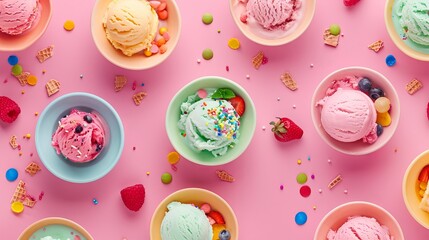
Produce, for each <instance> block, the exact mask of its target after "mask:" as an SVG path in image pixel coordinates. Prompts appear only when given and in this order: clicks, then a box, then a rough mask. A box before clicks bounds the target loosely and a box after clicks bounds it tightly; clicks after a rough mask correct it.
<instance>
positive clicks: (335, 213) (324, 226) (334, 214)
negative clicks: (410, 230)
mask: <svg viewBox="0 0 429 240" xmlns="http://www.w3.org/2000/svg"><path fill="white" fill-rule="evenodd" d="M353 216H365V217H371V218H375V219H376V220H377V222H378V223H380V225H384V226H386V227H387V228H388V229H389V234H390V236H391V237H393V238H392V239H395V240H404V234H403V233H402V229H401V226H400V225H399V223H398V222H397V221H396V219H395V218H394V217H393V216H392V215H391V214H390V213H389V212H388V211H386V209H384V208H382V207H380V206H378V205H376V204H373V203H369V202H358V201H357V202H348V203H345V204H342V205H340V206H338V207H336V208H334V209H332V210H331V211H330V212H328V213H327V214H326V215H325V217H323V219H322V220H321V221H320V223H319V226H318V227H317V229H316V233H315V234H314V240H326V239H327V238H326V236H327V235H328V232H329V229H332V230H334V231H336V230H338V228H339V227H341V226H342V225H343V224H344V223H345V222H346V221H347V219H348V218H349V217H353Z"/></svg>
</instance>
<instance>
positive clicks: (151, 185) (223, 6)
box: [0, 0, 429, 240]
mask: <svg viewBox="0 0 429 240" xmlns="http://www.w3.org/2000/svg"><path fill="white" fill-rule="evenodd" d="M94 2H95V1H94V0H92V1H87V0H76V1H53V16H52V20H51V22H50V25H49V27H48V29H47V31H46V33H45V34H44V36H43V37H42V38H41V39H39V40H38V41H37V42H36V43H35V44H34V45H33V46H31V47H30V48H28V49H26V50H25V51H22V52H14V53H13V54H16V55H17V56H19V57H20V63H21V64H22V65H23V66H24V69H25V70H27V71H30V72H31V73H33V74H35V75H37V76H38V77H39V83H38V84H37V85H36V86H34V87H31V86H25V87H21V86H20V85H19V84H18V82H17V81H16V80H15V79H14V78H13V77H11V76H10V66H9V65H8V63H7V57H8V56H9V55H10V54H12V53H6V52H1V53H0V80H1V82H0V95H6V96H9V97H11V98H12V99H14V100H15V101H17V102H18V103H19V105H20V106H21V109H22V113H21V115H20V116H19V118H18V120H17V121H16V122H14V123H13V124H10V125H1V127H0V136H1V137H0V153H1V156H0V172H1V174H2V177H1V178H0V189H1V191H0V192H1V193H0V196H1V197H0V222H1V224H0V232H1V233H2V237H1V238H2V239H16V238H17V237H18V236H19V234H20V233H21V231H22V230H24V228H26V227H27V226H28V225H30V224H31V223H32V222H34V221H36V220H39V219H41V218H45V217H52V216H59V217H65V218H69V219H71V220H74V221H76V222H78V223H79V224H81V225H82V226H83V227H85V228H86V229H87V230H88V231H89V232H90V233H91V234H92V235H93V237H94V238H95V239H122V238H123V237H126V238H128V239H131V240H133V239H149V223H150V218H151V216H152V213H153V211H154V210H155V208H156V206H157V204H158V203H159V202H160V201H161V200H162V199H163V198H164V197H166V196H167V195H169V194H170V193H172V192H174V191H176V190H178V189H182V188H187V187H202V188H205V189H208V190H212V191H214V192H215V193H217V194H219V195H221V196H222V197H223V198H224V199H225V200H227V201H228V202H229V204H230V205H231V206H232V208H233V209H234V211H235V213H236V215H237V217H238V221H239V226H240V239H246V240H247V239H279V238H283V239H286V238H287V239H289V238H290V237H283V235H284V234H285V233H286V234H287V236H293V239H312V238H313V234H314V232H315V230H316V227H317V225H318V223H319V221H320V220H321V219H322V218H323V216H324V215H325V214H326V213H327V212H328V211H330V210H331V209H333V208H334V207H336V206H338V205H340V204H342V203H346V202H349V201H354V200H362V201H369V202H372V203H375V204H378V205H380V206H382V207H384V208H385V209H387V210H388V211H389V212H390V213H391V214H392V215H393V216H394V217H395V218H396V219H397V220H398V221H399V223H400V225H401V226H402V229H403V232H404V235H405V238H406V239H412V240H414V239H425V238H427V236H428V230H426V229H424V228H423V227H422V226H420V225H419V224H418V223H417V222H416V221H414V219H412V217H411V216H410V214H409V213H408V211H407V209H406V207H405V204H404V202H403V199H402V193H401V184H402V178H403V174H404V172H405V169H406V168H407V166H408V164H409V163H410V162H411V161H412V160H413V159H414V158H415V157H416V156H417V155H418V154H420V153H421V152H423V151H424V150H426V149H427V148H428V144H427V141H425V139H426V138H427V136H428V132H429V127H428V120H427V118H426V111H425V110H426V104H427V101H428V99H427V95H428V91H429V90H428V88H423V89H422V90H421V91H420V92H418V93H416V94H415V95H413V96H410V95H408V93H407V92H406V91H405V90H404V88H405V85H406V83H407V82H408V81H410V80H411V79H412V78H414V77H416V78H417V79H420V80H421V81H422V82H423V83H424V84H426V82H427V76H428V73H429V72H428V64H427V63H425V62H421V61H417V60H413V59H411V58H409V57H408V56H406V55H405V54H403V53H402V52H400V51H399V50H398V49H397V48H396V47H395V46H394V44H393V42H392V41H391V40H390V39H389V36H388V34H387V31H386V28H385V25H384V20H383V14H384V4H385V3H384V1H370V0H363V1H361V2H360V3H358V4H357V5H356V6H354V7H351V8H346V7H345V6H344V5H343V4H342V1H341V0H319V1H318V2H317V9H316V13H315V16H314V19H313V21H312V23H311V25H310V26H309V28H308V30H307V31H306V32H305V33H304V34H303V35H302V36H301V37H299V38H298V39H297V40H295V41H293V42H292V43H290V44H287V45H284V46H281V47H264V46H260V45H258V44H255V43H253V42H251V41H249V40H248V39H246V38H245V37H244V36H243V35H242V34H241V32H240V31H239V29H238V28H237V26H235V24H234V22H233V19H232V17H231V15H230V11H229V5H228V1H226V0H224V1H211V0H199V1H188V0H186V1H185V0H183V1H178V5H179V7H180V11H181V15H182V23H183V25H182V34H181V38H180V40H179V44H178V46H177V48H176V49H175V50H174V52H173V53H172V55H171V56H170V58H169V59H167V60H166V61H165V62H164V63H162V64H161V65H159V66H157V67H155V68H153V69H150V70H146V71H129V70H125V69H121V68H118V67H116V66H114V65H112V64H111V63H109V62H108V61H107V60H106V59H104V58H103V57H102V55H101V54H100V53H99V52H98V51H97V49H96V47H95V45H94V42H93V40H92V37H91V32H90V16H91V11H92V7H93V5H94ZM205 12H210V13H212V14H213V16H214V22H213V23H212V24H211V25H208V26H207V25H204V24H203V23H202V22H201V16H202V15H203V14H204V13H205ZM67 19H72V20H74V21H75V23H76V28H75V29H74V30H73V31H72V32H66V31H64V29H63V23H64V22H65V21H66V20H67ZM332 23H337V24H339V25H340V26H341V28H342V33H343V34H344V36H343V37H341V39H340V44H339V46H338V47H337V48H332V47H329V46H325V45H324V44H323V39H322V34H323V31H324V29H325V28H327V27H328V26H329V25H330V24H332ZM218 29H219V30H220V31H221V32H220V33H218V32H217V31H218ZM231 37H236V38H238V39H239V40H240V42H241V48H240V49H239V50H238V51H233V50H231V49H229V48H228V46H227V41H228V39H229V38H231ZM378 39H381V40H383V41H384V44H385V47H384V49H382V50H381V51H380V52H379V53H374V52H373V51H370V50H368V49H367V46H368V45H369V44H370V43H372V42H374V41H376V40H378ZM50 44H54V45H55V49H54V51H55V55H54V57H53V58H51V59H49V60H47V61H46V62H44V63H42V64H40V63H39V62H38V61H37V59H36V58H35V54H36V52H37V50H39V49H42V48H44V47H46V46H48V45H50ZM205 48H211V49H213V51H214V58H213V59H212V60H211V61H205V60H202V61H201V63H200V64H198V63H197V59H199V58H201V52H202V50H203V49H205ZM259 50H261V51H263V52H264V53H265V55H266V56H267V57H268V58H269V62H268V64H266V65H263V66H261V68H260V69H259V70H255V69H254V68H253V66H252V64H251V58H252V57H253V56H254V55H255V54H256V53H257V52H258V51H259ZM388 54H393V55H394V56H395V57H396V59H397V64H396V65H395V66H393V67H388V66H387V65H386V64H385V62H384V61H385V57H386V56H387V55H388ZM310 64H313V65H314V67H313V68H310ZM353 65H357V66H364V67H369V68H372V69H374V70H377V71H379V72H380V73H382V74H384V75H385V76H386V77H387V78H389V79H390V80H391V82H392V84H393V85H394V86H395V88H396V89H397V91H398V94H399V97H400V100H401V119H400V123H399V126H398V129H397V131H396V134H395V135H394V136H393V138H392V139H391V141H390V142H389V143H388V144H387V145H386V146H384V147H383V148H382V149H380V150H379V151H377V152H375V153H373V154H370V155H367V156H362V157H353V156H347V155H344V154H341V153H338V152H336V151H334V150H333V149H331V148H330V147H329V146H328V145H326V144H325V143H324V142H323V141H322V140H321V138H320V137H319V136H318V135H317V133H316V131H315V129H314V126H313V124H312V122H311V117H310V107H311V106H310V99H311V96H312V94H313V91H314V89H315V87H316V86H317V84H318V83H319V81H321V80H322V79H323V78H324V77H325V76H326V75H328V74H329V73H331V72H332V71H334V70H337V69H339V68H342V67H347V66H353ZM226 66H229V72H227V71H226V70H225V68H226ZM42 70H46V74H44V75H42ZM285 71H288V72H290V73H291V74H292V75H293V77H294V78H295V79H296V81H297V82H298V85H299V89H298V90H297V91H295V92H292V91H290V90H288V89H287V88H286V87H284V86H283V85H282V83H281V81H280V80H279V76H280V74H282V73H283V72H285ZM81 74H83V79H80V77H79V76H80V75H81ZM116 74H124V75H126V76H127V77H128V79H129V80H130V82H133V81H137V82H138V83H144V87H141V86H139V87H138V89H137V90H144V91H147V93H148V96H147V98H146V99H144V101H143V103H142V104H141V105H140V106H135V105H134V103H133V102H132V100H131V96H132V94H133V93H134V91H133V90H132V89H131V84H128V86H127V87H126V88H125V89H123V90H122V91H121V92H118V93H116V92H114V90H113V79H114V76H115V75H116ZM247 74H248V75H250V79H246V75H247ZM205 75H218V76H222V77H227V78H229V79H231V80H233V81H235V82H237V83H239V84H240V85H242V86H243V87H244V88H245V89H246V90H247V91H248V93H249V94H250V96H251V97H252V98H253V101H254V103H255V106H256V110H257V127H256V131H255V135H254V138H253V140H252V142H251V144H250V146H249V148H248V149H247V151H246V152H245V153H244V154H243V155H242V156H241V157H240V158H238V159H237V160H236V161H234V162H233V163H230V164H227V165H225V166H221V167H204V166H199V165H195V164H193V163H190V162H188V161H186V160H184V159H182V160H181V161H180V163H179V164H178V171H177V172H174V171H172V170H171V168H170V165H169V163H168V162H167V161H166V155H167V154H168V153H169V152H170V151H172V150H174V149H172V146H171V144H170V142H169V140H168V138H167V134H166V132H165V128H164V122H165V119H164V117H165V111H166V108H167V105H168V103H169V101H170V99H171V98H172V97H173V95H174V94H175V93H176V91H177V90H178V89H180V88H181V87H182V86H183V85H185V84H186V83H188V82H190V81H192V80H193V79H195V78H198V77H201V76H205ZM52 78H54V79H57V80H59V81H60V82H61V84H62V85H61V90H60V92H59V93H58V94H56V95H54V96H52V97H50V98H49V97H47V95H46V93H45V88H44V83H45V82H46V81H48V80H49V79H52ZM3 79H9V81H8V82H7V83H3ZM137 90H136V91H137ZM21 91H25V94H21ZM75 91H86V92H90V93H94V94H96V95H99V96H100V97H102V98H104V99H106V100H107V101H109V102H110V103H111V104H112V105H113V107H115V108H116V110H117V111H118V113H119V115H120V116H121V117H122V120H123V124H124V129H125V136H126V137H125V148H124V151H123V154H122V157H121V159H120V161H119V163H118V164H117V166H116V167H115V168H114V169H113V170H112V171H111V172H110V173H109V174H108V175H107V176H105V177H104V178H102V179H100V180H98V181H95V182H92V183H88V184H73V183H68V182H64V181H62V180H60V179H58V178H56V177H55V176H53V175H52V174H51V173H50V172H49V171H47V170H46V169H45V168H43V170H42V171H41V172H40V173H39V174H37V175H35V176H34V177H31V176H29V175H28V174H27V173H25V172H24V169H25V167H26V166H27V164H28V163H29V162H30V161H36V162H38V163H40V164H41V162H40V159H39V158H38V156H37V153H36V149H35V144H34V129H35V126H36V122H37V117H36V116H35V115H34V112H36V111H37V112H39V113H41V112H42V111H43V109H44V107H45V106H46V105H47V104H48V103H49V102H50V101H52V100H53V99H55V98H57V97H59V96H61V95H64V94H66V93H70V92H75ZM277 98H280V101H277ZM293 105H295V106H296V108H295V109H294V108H293ZM276 116H287V117H290V118H291V119H293V120H294V121H295V122H297V123H298V124H299V125H300V126H301V127H302V128H303V129H304V132H305V133H304V136H303V139H301V140H299V141H295V142H290V143H286V144H282V143H279V142H277V141H276V140H275V139H274V137H273V136H272V133H271V132H270V129H269V124H268V123H269V122H270V121H271V120H273V119H274V118H275V117H276ZM263 126H266V127H267V129H266V130H265V131H263V130H262V128H263ZM26 133H31V134H32V138H31V139H30V140H26V139H23V138H22V136H23V135H25V134H26ZM11 135H17V136H18V140H19V143H21V145H22V153H23V155H22V156H19V155H18V151H17V150H13V149H12V148H11V147H10V146H9V143H8V142H9V137H10V136H11ZM133 147H136V149H135V150H134V151H133ZM395 149H397V152H396V153H395V151H394V150H395ZM31 153H33V154H34V155H33V156H32V157H30V154H31ZM308 156H311V160H310V161H309V160H307V157H308ZM298 159H302V164H301V165H298V164H297V160H298ZM328 159H330V160H331V161H332V164H328ZM11 167H14V168H16V169H18V170H19V173H20V175H19V179H22V180H24V181H25V182H26V183H27V191H28V193H30V194H32V195H34V196H36V197H37V196H38V195H39V193H40V192H41V191H44V193H45V195H44V198H43V200H41V201H39V202H37V204H36V206H35V207H34V208H32V209H30V208H26V209H25V211H24V212H23V213H22V214H20V215H14V214H13V213H12V212H11V211H10V203H9V201H10V198H11V196H12V194H13V192H14V189H15V187H16V185H17V183H18V182H17V181H15V182H12V183H11V182H8V181H7V180H6V179H5V177H4V174H5V172H6V170H7V169H9V168H11ZM217 169H224V170H227V171H228V172H230V173H231V174H232V175H233V176H234V177H235V178H236V182H235V183H232V184H229V183H225V182H221V181H219V180H218V179H217V177H216V175H215V170H217ZM147 171H149V172H150V175H149V176H146V172H147ZM166 171H169V172H172V174H173V182H172V183H171V184H170V185H164V184H162V183H161V181H160V176H161V174H162V173H163V172H166ZM300 172H305V173H307V174H308V175H309V176H310V175H311V174H314V175H315V179H314V180H311V179H309V182H308V185H309V186H310V187H311V188H312V190H313V192H312V194H311V196H310V197H308V198H303V197H301V196H300V194H299V188H300V186H299V185H298V184H297V183H296V181H295V177H296V175H297V174H298V173H300ZM339 173H340V174H342V175H343V178H344V180H343V182H342V183H340V184H339V185H338V186H337V187H336V188H334V189H333V190H331V191H330V190H328V189H327V187H326V186H327V184H328V183H329V181H330V180H331V179H332V178H334V177H335V176H336V175H337V174H339ZM136 183H143V184H144V186H145V187H146V192H147V196H146V202H145V204H144V206H143V208H142V209H141V210H140V211H139V212H137V213H134V212H131V211H129V210H127V209H126V208H125V207H124V205H123V204H122V201H121V198H120V195H119V192H120V190H121V189H122V188H124V187H126V186H129V185H133V184H136ZM282 184H283V185H284V186H285V189H284V190H283V191H281V190H280V189H279V186H280V185H282ZM319 188H321V189H322V190H323V192H322V193H321V194H320V193H318V189H319ZM344 190H348V194H344ZM94 197H95V198H96V199H97V200H98V202H99V204H98V205H94V204H93V203H92V199H93V198H94ZM313 206H316V210H313ZM299 211H305V212H306V213H307V214H308V222H307V223H306V224H305V225H303V226H297V225H296V224H295V223H294V216H295V214H296V213H297V212H299Z"/></svg>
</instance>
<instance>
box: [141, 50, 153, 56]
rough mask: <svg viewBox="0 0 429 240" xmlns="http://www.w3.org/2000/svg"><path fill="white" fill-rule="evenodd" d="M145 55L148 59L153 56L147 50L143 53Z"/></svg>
mask: <svg viewBox="0 0 429 240" xmlns="http://www.w3.org/2000/svg"><path fill="white" fill-rule="evenodd" d="M143 54H144V55H145V56H146V57H150V56H152V52H151V51H150V50H149V49H145V50H144V51H143Z"/></svg>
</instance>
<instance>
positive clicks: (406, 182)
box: [402, 150, 429, 229]
mask: <svg viewBox="0 0 429 240" xmlns="http://www.w3.org/2000/svg"><path fill="white" fill-rule="evenodd" d="M426 165H429V150H426V151H424V152H423V153H421V154H420V155H419V156H417V157H416V158H415V159H414V160H413V161H412V162H411V163H410V165H409V166H408V168H407V170H406V171H405V174H404V179H403V181H402V196H403V198H404V202H405V206H407V209H408V212H409V213H410V214H411V216H412V217H413V218H414V219H415V220H416V221H417V222H418V223H420V224H421V225H422V226H423V227H425V228H427V229H429V213H427V212H425V211H423V210H421V209H420V208H419V204H420V201H421V198H420V197H419V194H418V193H419V188H420V187H419V183H418V177H419V174H420V171H421V170H422V169H423V167H425V166H426Z"/></svg>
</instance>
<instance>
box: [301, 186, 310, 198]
mask: <svg viewBox="0 0 429 240" xmlns="http://www.w3.org/2000/svg"><path fill="white" fill-rule="evenodd" d="M299 193H300V194H301V196H302V197H305V198H306V197H309V196H310V194H311V188H310V187H309V186H307V185H304V186H302V187H301V189H299Z"/></svg>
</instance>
